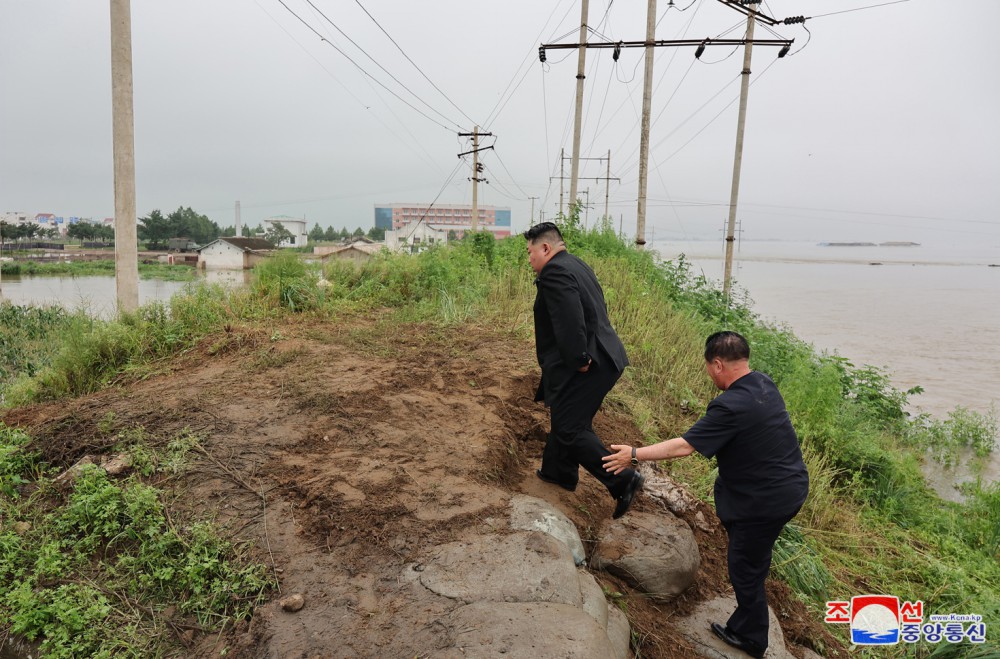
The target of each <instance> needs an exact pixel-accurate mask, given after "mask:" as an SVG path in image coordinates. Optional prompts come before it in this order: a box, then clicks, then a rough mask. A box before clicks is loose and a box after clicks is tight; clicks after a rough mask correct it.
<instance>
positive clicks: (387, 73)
mask: <svg viewBox="0 0 1000 659" xmlns="http://www.w3.org/2000/svg"><path fill="white" fill-rule="evenodd" d="M280 1H281V0H279V2H280ZM306 3H308V5H309V6H310V7H312V8H313V9H314V10H315V11H316V13H318V14H319V15H320V16H322V17H323V19H324V20H325V21H326V22H327V23H329V24H330V25H332V26H333V29H335V30H336V31H337V32H340V34H341V36H343V37H344V38H345V39H347V40H348V41H350V42H351V44H353V45H354V47H355V48H357V49H358V50H360V51H361V52H362V53H364V55H365V57H367V58H368V59H370V60H371V61H372V62H373V63H374V64H375V66H377V67H378V68H380V69H382V70H383V71H384V72H385V74H386V75H388V76H389V77H390V78H392V79H393V80H394V81H396V84H397V85H399V86H400V87H402V88H403V89H405V90H406V91H408V92H409V93H410V95H411V96H413V97H414V98H416V99H417V100H418V101H420V102H421V103H423V104H424V105H426V106H427V108H428V109H429V110H431V111H432V112H434V113H435V114H437V115H438V116H439V117H441V118H442V119H444V120H445V121H451V119H449V118H448V117H446V116H445V115H444V114H442V113H441V112H438V111H437V110H436V109H435V108H433V107H432V106H431V104H430V103H428V102H427V101H425V100H424V99H422V98H420V96H419V95H417V94H416V93H414V92H413V90H411V89H410V88H409V87H407V86H406V85H404V84H403V83H402V82H401V81H400V80H399V78H397V77H396V76H394V75H392V73H390V72H389V70H388V69H387V68H385V67H384V66H382V65H381V64H379V63H378V61H377V60H376V59H375V58H374V57H372V56H371V55H369V54H368V52H367V51H366V50H365V49H364V48H362V47H361V46H359V45H358V43H357V42H356V41H355V40H354V39H352V38H351V37H349V36H348V35H347V33H346V32H344V31H343V30H341V29H340V27H338V26H337V24H336V23H334V22H333V21H332V20H330V17H329V16H327V15H326V14H324V13H323V11H322V10H321V9H320V8H319V7H317V6H316V5H315V4H314V3H313V1H312V0H306ZM282 4H284V3H283V2H282ZM404 55H405V53H404ZM407 59H409V58H407ZM414 66H416V65H414ZM432 84H433V83H432ZM435 89H436V87H435ZM439 91H440V90H439ZM459 112H461V110H459ZM452 123H454V124H455V125H456V126H458V127H459V128H461V124H459V123H458V122H454V121H452Z"/></svg>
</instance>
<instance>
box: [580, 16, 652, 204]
mask: <svg viewBox="0 0 1000 659" xmlns="http://www.w3.org/2000/svg"><path fill="white" fill-rule="evenodd" d="M581 5H582V9H581V11H580V48H579V51H578V52H579V56H578V57H577V64H576V116H575V118H574V119H573V164H572V165H571V167H570V169H571V171H570V179H569V203H570V213H571V214H572V212H573V207H574V206H575V205H576V180H577V177H578V176H579V175H580V128H581V124H582V122H583V79H584V77H585V76H584V74H583V73H584V66H585V65H586V62H587V9H588V7H589V6H590V0H583V2H582V3H581ZM654 20H655V19H654Z"/></svg>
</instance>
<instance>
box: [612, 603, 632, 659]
mask: <svg viewBox="0 0 1000 659" xmlns="http://www.w3.org/2000/svg"><path fill="white" fill-rule="evenodd" d="M608 638H609V639H610V640H611V646H612V647H613V648H614V649H615V659H628V658H629V657H630V656H632V652H631V650H630V648H631V647H632V626H631V625H630V624H629V623H628V618H627V617H626V616H625V614H624V613H623V612H622V610H621V609H619V608H618V607H617V606H609V607H608Z"/></svg>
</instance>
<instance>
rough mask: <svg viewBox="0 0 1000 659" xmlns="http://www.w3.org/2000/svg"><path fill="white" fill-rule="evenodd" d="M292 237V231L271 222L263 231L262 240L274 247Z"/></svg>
mask: <svg viewBox="0 0 1000 659" xmlns="http://www.w3.org/2000/svg"><path fill="white" fill-rule="evenodd" d="M292 238H294V236H293V235H292V232H291V231H289V230H288V229H286V228H285V227H283V226H282V225H280V224H272V225H271V228H269V229H268V230H267V231H266V232H264V240H266V241H267V242H269V243H271V244H272V245H274V246H275V247H278V246H280V245H281V243H283V242H285V241H286V240H291V239H292Z"/></svg>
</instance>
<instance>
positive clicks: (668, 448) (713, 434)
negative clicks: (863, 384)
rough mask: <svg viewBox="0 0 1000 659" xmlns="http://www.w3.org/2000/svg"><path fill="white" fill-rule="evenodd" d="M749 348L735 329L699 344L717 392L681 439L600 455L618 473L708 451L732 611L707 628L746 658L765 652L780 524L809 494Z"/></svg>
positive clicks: (780, 413) (781, 410) (773, 393)
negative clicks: (714, 465) (725, 543)
mask: <svg viewBox="0 0 1000 659" xmlns="http://www.w3.org/2000/svg"><path fill="white" fill-rule="evenodd" d="M749 359H750V345H749V344H748V343H747V340H746V339H745V338H743V337H742V336H741V335H739V334H737V333H736V332H717V333H715V334H713V335H712V336H710V337H708V340H707V341H706V342H705V368H706V369H707V371H708V375H709V377H710V378H711V379H712V382H713V383H714V384H715V386H716V387H718V388H719V389H721V390H722V391H723V393H722V395H720V396H718V397H717V398H715V399H714V400H713V401H712V402H711V403H709V404H708V409H707V411H706V412H705V416H703V417H702V418H701V419H699V420H698V422H697V423H695V424H694V426H692V427H691V429H690V430H688V431H687V432H686V433H684V436H683V437H676V438H674V439H670V440H667V441H665V442H660V443H659V444H654V445H652V446H644V447H642V448H632V447H630V446H620V445H615V444H613V445H612V446H611V449H612V450H614V451H617V452H616V453H613V454H612V455H610V456H608V457H606V458H604V461H605V463H606V465H607V466H606V469H607V470H608V471H610V472H612V473H618V471H620V470H621V469H623V468H625V467H626V466H635V465H636V464H638V461H639V460H666V459H669V458H678V457H683V456H686V455H690V454H691V453H692V452H694V451H698V452H699V453H701V454H702V455H704V456H705V457H706V458H711V457H712V456H716V458H717V460H718V466H719V476H718V478H717V479H716V481H715V508H716V512H717V513H718V515H719V520H720V521H721V522H722V524H723V526H725V527H726V532H727V533H728V534H729V554H728V562H729V580H730V581H731V582H732V584H733V591H734V592H735V594H736V603H737V607H736V611H735V612H734V613H733V615H732V616H731V617H730V618H729V621H728V622H727V623H726V625H725V626H724V627H723V626H722V625H720V624H718V623H712V631H713V632H714V633H715V634H716V635H717V636H719V637H720V638H721V639H722V640H724V641H725V642H726V643H728V644H729V645H732V646H733V647H737V648H739V649H741V650H743V651H745V652H747V653H748V654H749V655H751V656H753V657H763V656H764V651H765V650H766V649H767V628H768V620H767V595H766V593H765V591H764V580H765V579H766V578H767V573H768V571H769V570H770V567H771V552H772V550H773V548H774V543H775V541H776V540H777V538H778V534H779V533H781V529H782V528H784V526H785V524H787V523H788V521H789V520H791V519H792V518H793V517H795V515H796V514H797V513H798V511H799V508H801V507H802V504H803V503H804V502H805V500H806V494H807V493H808V491H809V475H808V473H807V472H806V466H805V464H804V463H803V462H802V451H801V450H800V448H799V441H798V438H797V437H796V435H795V430H794V429H793V428H792V422H791V419H790V418H789V417H788V411H787V410H786V409H785V401H784V400H783V399H782V398H781V394H780V393H779V392H778V388H777V387H776V386H775V385H774V382H772V381H771V378H769V377H767V376H766V375H764V374H763V373H758V372H757V371H751V370H750V367H749Z"/></svg>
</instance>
